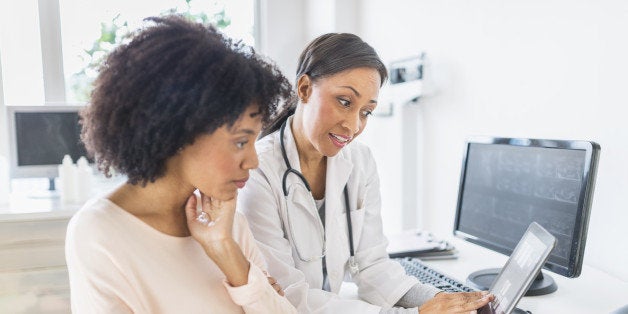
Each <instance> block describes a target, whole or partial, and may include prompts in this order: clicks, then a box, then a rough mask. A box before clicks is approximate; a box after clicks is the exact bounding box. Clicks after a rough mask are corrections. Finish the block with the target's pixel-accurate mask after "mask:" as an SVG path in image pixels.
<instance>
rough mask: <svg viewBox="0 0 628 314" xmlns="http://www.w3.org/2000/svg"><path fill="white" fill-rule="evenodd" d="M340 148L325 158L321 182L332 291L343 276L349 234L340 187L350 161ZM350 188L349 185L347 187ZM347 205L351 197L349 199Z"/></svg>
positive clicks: (345, 180)
mask: <svg viewBox="0 0 628 314" xmlns="http://www.w3.org/2000/svg"><path fill="white" fill-rule="evenodd" d="M345 153H346V152H345V151H344V150H342V151H340V152H339V153H338V155H336V156H334V157H331V158H327V174H326V176H327V178H326V186H325V234H326V238H327V241H326V246H327V252H328V254H327V274H328V276H329V285H330V288H331V290H332V291H334V292H338V290H339V289H340V285H341V284H342V279H343V277H344V265H345V262H346V261H347V259H348V258H349V242H348V241H349V240H348V239H349V238H348V235H347V228H346V226H345V224H344V223H342V222H344V221H346V220H344V219H342V220H341V219H338V217H339V216H340V215H342V216H343V217H344V211H345V196H344V188H345V185H346V184H347V182H348V180H349V176H350V175H351V172H352V170H353V163H352V162H351V160H350V159H349V158H348V157H347V156H345ZM349 188H351V187H349ZM349 206H352V205H351V199H349Z"/></svg>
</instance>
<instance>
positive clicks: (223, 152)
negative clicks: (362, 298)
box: [66, 15, 295, 313]
mask: <svg viewBox="0 0 628 314" xmlns="http://www.w3.org/2000/svg"><path fill="white" fill-rule="evenodd" d="M147 22H148V23H150V24H149V25H148V26H147V27H145V28H143V29H141V30H139V31H138V32H136V33H135V34H133V36H132V37H131V40H130V42H128V43H127V44H124V45H122V46H120V47H118V48H117V49H115V50H114V51H113V52H112V53H111V54H110V55H109V56H108V57H107V58H106V61H105V62H104V64H103V65H102V67H101V70H100V74H99V76H98V78H97V79H96V82H95V89H94V91H93V93H92V98H91V102H90V104H89V105H88V106H87V107H86V108H85V110H84V111H83V112H82V124H83V131H82V138H83V141H84V143H85V145H86V147H87V149H88V151H89V152H90V153H91V154H92V155H93V156H94V158H95V159H96V161H97V164H98V166H99V169H100V170H102V171H103V172H104V173H105V174H107V175H109V174H110V173H111V171H116V172H118V173H122V174H125V175H126V176H127V178H128V181H127V182H126V183H125V184H122V185H121V186H119V187H117V188H116V189H115V190H113V191H112V192H110V193H109V194H106V195H105V196H104V197H102V198H96V199H93V200H90V201H89V202H88V203H87V204H85V205H84V207H83V208H82V209H81V210H80V211H78V212H77V213H76V214H75V215H74V217H73V218H72V220H71V222H70V224H69V225H68V232H67V240H66V259H67V265H68V270H69V274H70V287H71V303H72V310H73V312H75V313H242V312H246V313H284V312H288V313H292V312H295V309H294V308H293V307H292V305H290V303H289V302H288V301H287V300H286V299H285V297H284V296H283V291H282V289H281V287H279V285H278V284H277V283H276V280H274V279H273V278H272V277H270V276H268V275H267V274H266V272H265V271H264V268H265V266H264V265H265V264H264V261H263V257H262V255H261V254H260V252H259V249H258V248H257V246H256V244H255V242H254V240H253V237H252V235H251V233H250V231H249V228H248V224H247V222H246V220H245V218H244V217H243V216H241V215H240V214H236V213H235V199H236V196H237V191H238V189H239V188H242V187H244V185H245V184H246V181H247V179H248V177H249V170H251V169H254V168H256V167H257V165H258V160H257V155H256V151H255V146H254V143H255V139H256V137H257V135H258V134H259V132H260V130H261V129H262V127H263V126H264V125H265V123H267V121H269V119H270V117H271V116H273V115H274V114H275V112H276V108H277V105H278V104H279V103H281V102H282V101H284V100H287V99H288V98H290V97H291V87H290V83H289V82H288V81H287V80H286V79H285V78H284V77H283V76H282V75H281V73H280V72H279V71H278V70H277V68H276V67H275V66H273V65H271V64H269V63H267V62H265V61H263V60H262V59H261V58H260V57H259V56H258V55H256V54H255V52H254V51H252V49H250V48H247V47H245V46H243V45H241V44H239V43H233V42H232V41H231V40H229V39H227V38H225V37H223V35H221V34H220V33H219V32H218V31H216V29H215V28H213V27H206V26H203V25H202V24H196V23H192V22H189V21H187V20H185V19H184V18H182V17H178V16H174V15H172V16H167V17H161V18H148V19H147Z"/></svg>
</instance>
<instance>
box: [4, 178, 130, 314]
mask: <svg viewBox="0 0 628 314" xmlns="http://www.w3.org/2000/svg"><path fill="white" fill-rule="evenodd" d="M120 181H121V180H119V179H118V180H102V179H101V180H100V181H98V182H97V185H95V186H94V189H93V193H92V194H93V195H94V196H96V195H99V194H101V193H105V192H107V191H108V190H110V189H111V188H114V187H115V186H116V185H117V184H120V183H121V182H120ZM21 183H22V185H23V186H22V187H21V190H18V191H16V192H14V193H13V194H12V195H11V197H10V202H9V203H6V202H5V203H4V204H0V313H16V314H17V313H40V314H41V313H69V312H70V287H69V280H68V271H67V267H66V263H65V252H64V247H65V233H66V228H67V224H68V222H69V221H70V218H71V217H72V215H74V213H75V212H76V211H77V210H78V209H79V208H80V207H81V206H82V204H80V203H63V202H61V200H60V199H59V198H58V197H57V198H46V197H41V195H39V196H38V197H32V195H33V194H31V193H30V192H28V191H27V188H29V187H33V184H31V182H21ZM44 183H46V182H44ZM15 186H16V185H15V184H14V188H15ZM44 188H45V187H44ZM37 189H38V190H37V192H42V191H40V190H41V187H37ZM43 192H45V190H44V191H43ZM35 194H42V195H43V194H45V193H35Z"/></svg>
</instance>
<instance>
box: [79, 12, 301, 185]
mask: <svg viewBox="0 0 628 314" xmlns="http://www.w3.org/2000/svg"><path fill="white" fill-rule="evenodd" d="M145 21H148V22H152V23H151V24H150V25H149V26H147V27H145V28H143V29H140V30H139V31H137V32H136V33H135V34H133V35H132V40H131V41H130V42H129V43H128V44H124V45H121V46H119V47H118V48H116V49H115V50H114V51H113V52H111V53H110V54H109V55H108V57H107V58H106V60H105V62H104V63H103V64H102V65H101V68H100V73H99V75H98V78H97V79H96V81H95V83H94V90H93V92H92V95H91V101H90V104H89V105H88V106H87V107H86V108H85V109H84V110H83V111H82V112H81V123H82V127H83V129H82V134H81V138H82V140H83V142H84V143H85V146H86V148H87V150H88V152H89V153H90V155H92V156H94V157H95V158H96V161H97V163H98V167H99V169H100V170H102V171H103V172H104V173H105V174H106V175H108V176H109V175H110V173H111V170H112V169H114V170H115V171H117V172H119V173H122V174H126V175H127V177H128V181H129V183H131V184H138V183H139V184H142V185H145V184H146V183H148V182H154V181H155V180H156V179H158V178H159V177H161V176H163V174H164V172H165V165H166V161H167V160H168V159H169V158H170V157H172V156H174V155H175V154H176V153H177V151H178V150H179V149H181V148H182V147H184V146H186V145H189V144H192V143H193V142H194V140H195V139H196V138H197V137H198V136H199V135H201V134H211V133H213V132H214V131H215V130H216V129H218V128H219V127H221V126H222V125H224V124H227V125H229V126H231V125H233V123H234V122H235V121H236V120H237V119H238V117H239V116H240V115H241V114H242V113H243V112H244V111H245V110H246V109H247V108H248V107H249V106H250V105H252V104H255V105H258V106H259V111H260V114H261V116H262V121H263V122H264V124H265V123H267V122H268V121H269V119H270V118H271V117H272V116H273V115H274V114H275V113H276V110H277V106H278V104H279V103H280V102H282V100H285V99H290V98H292V88H291V85H290V82H289V81H288V80H287V79H286V78H285V77H284V76H283V75H282V74H281V72H280V71H279V69H278V68H277V67H276V66H275V65H274V64H271V63H270V62H267V61H265V60H262V58H261V57H260V56H259V55H257V54H256V53H255V51H254V50H253V49H252V48H249V47H247V46H245V45H243V44H242V43H241V42H233V41H232V40H231V39H229V38H227V37H225V36H223V35H222V34H221V33H219V32H218V31H217V30H216V29H215V28H214V27H213V26H204V25H202V24H199V23H193V22H191V21H188V20H186V19H185V18H183V17H181V16H177V15H170V16H165V17H151V18H147V19H146V20H145Z"/></svg>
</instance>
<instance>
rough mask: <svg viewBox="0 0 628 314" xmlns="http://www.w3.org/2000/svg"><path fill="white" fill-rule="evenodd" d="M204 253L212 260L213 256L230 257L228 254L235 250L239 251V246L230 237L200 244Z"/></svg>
mask: <svg viewBox="0 0 628 314" xmlns="http://www.w3.org/2000/svg"><path fill="white" fill-rule="evenodd" d="M202 246H203V249H204V250H205V253H206V254H207V255H208V256H209V257H211V258H212V259H213V257H214V256H226V255H230V254H229V253H230V252H233V251H235V250H237V251H240V246H239V245H238V243H236V242H235V240H234V239H233V238H231V237H228V238H224V239H219V240H214V241H207V242H205V243H202Z"/></svg>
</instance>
